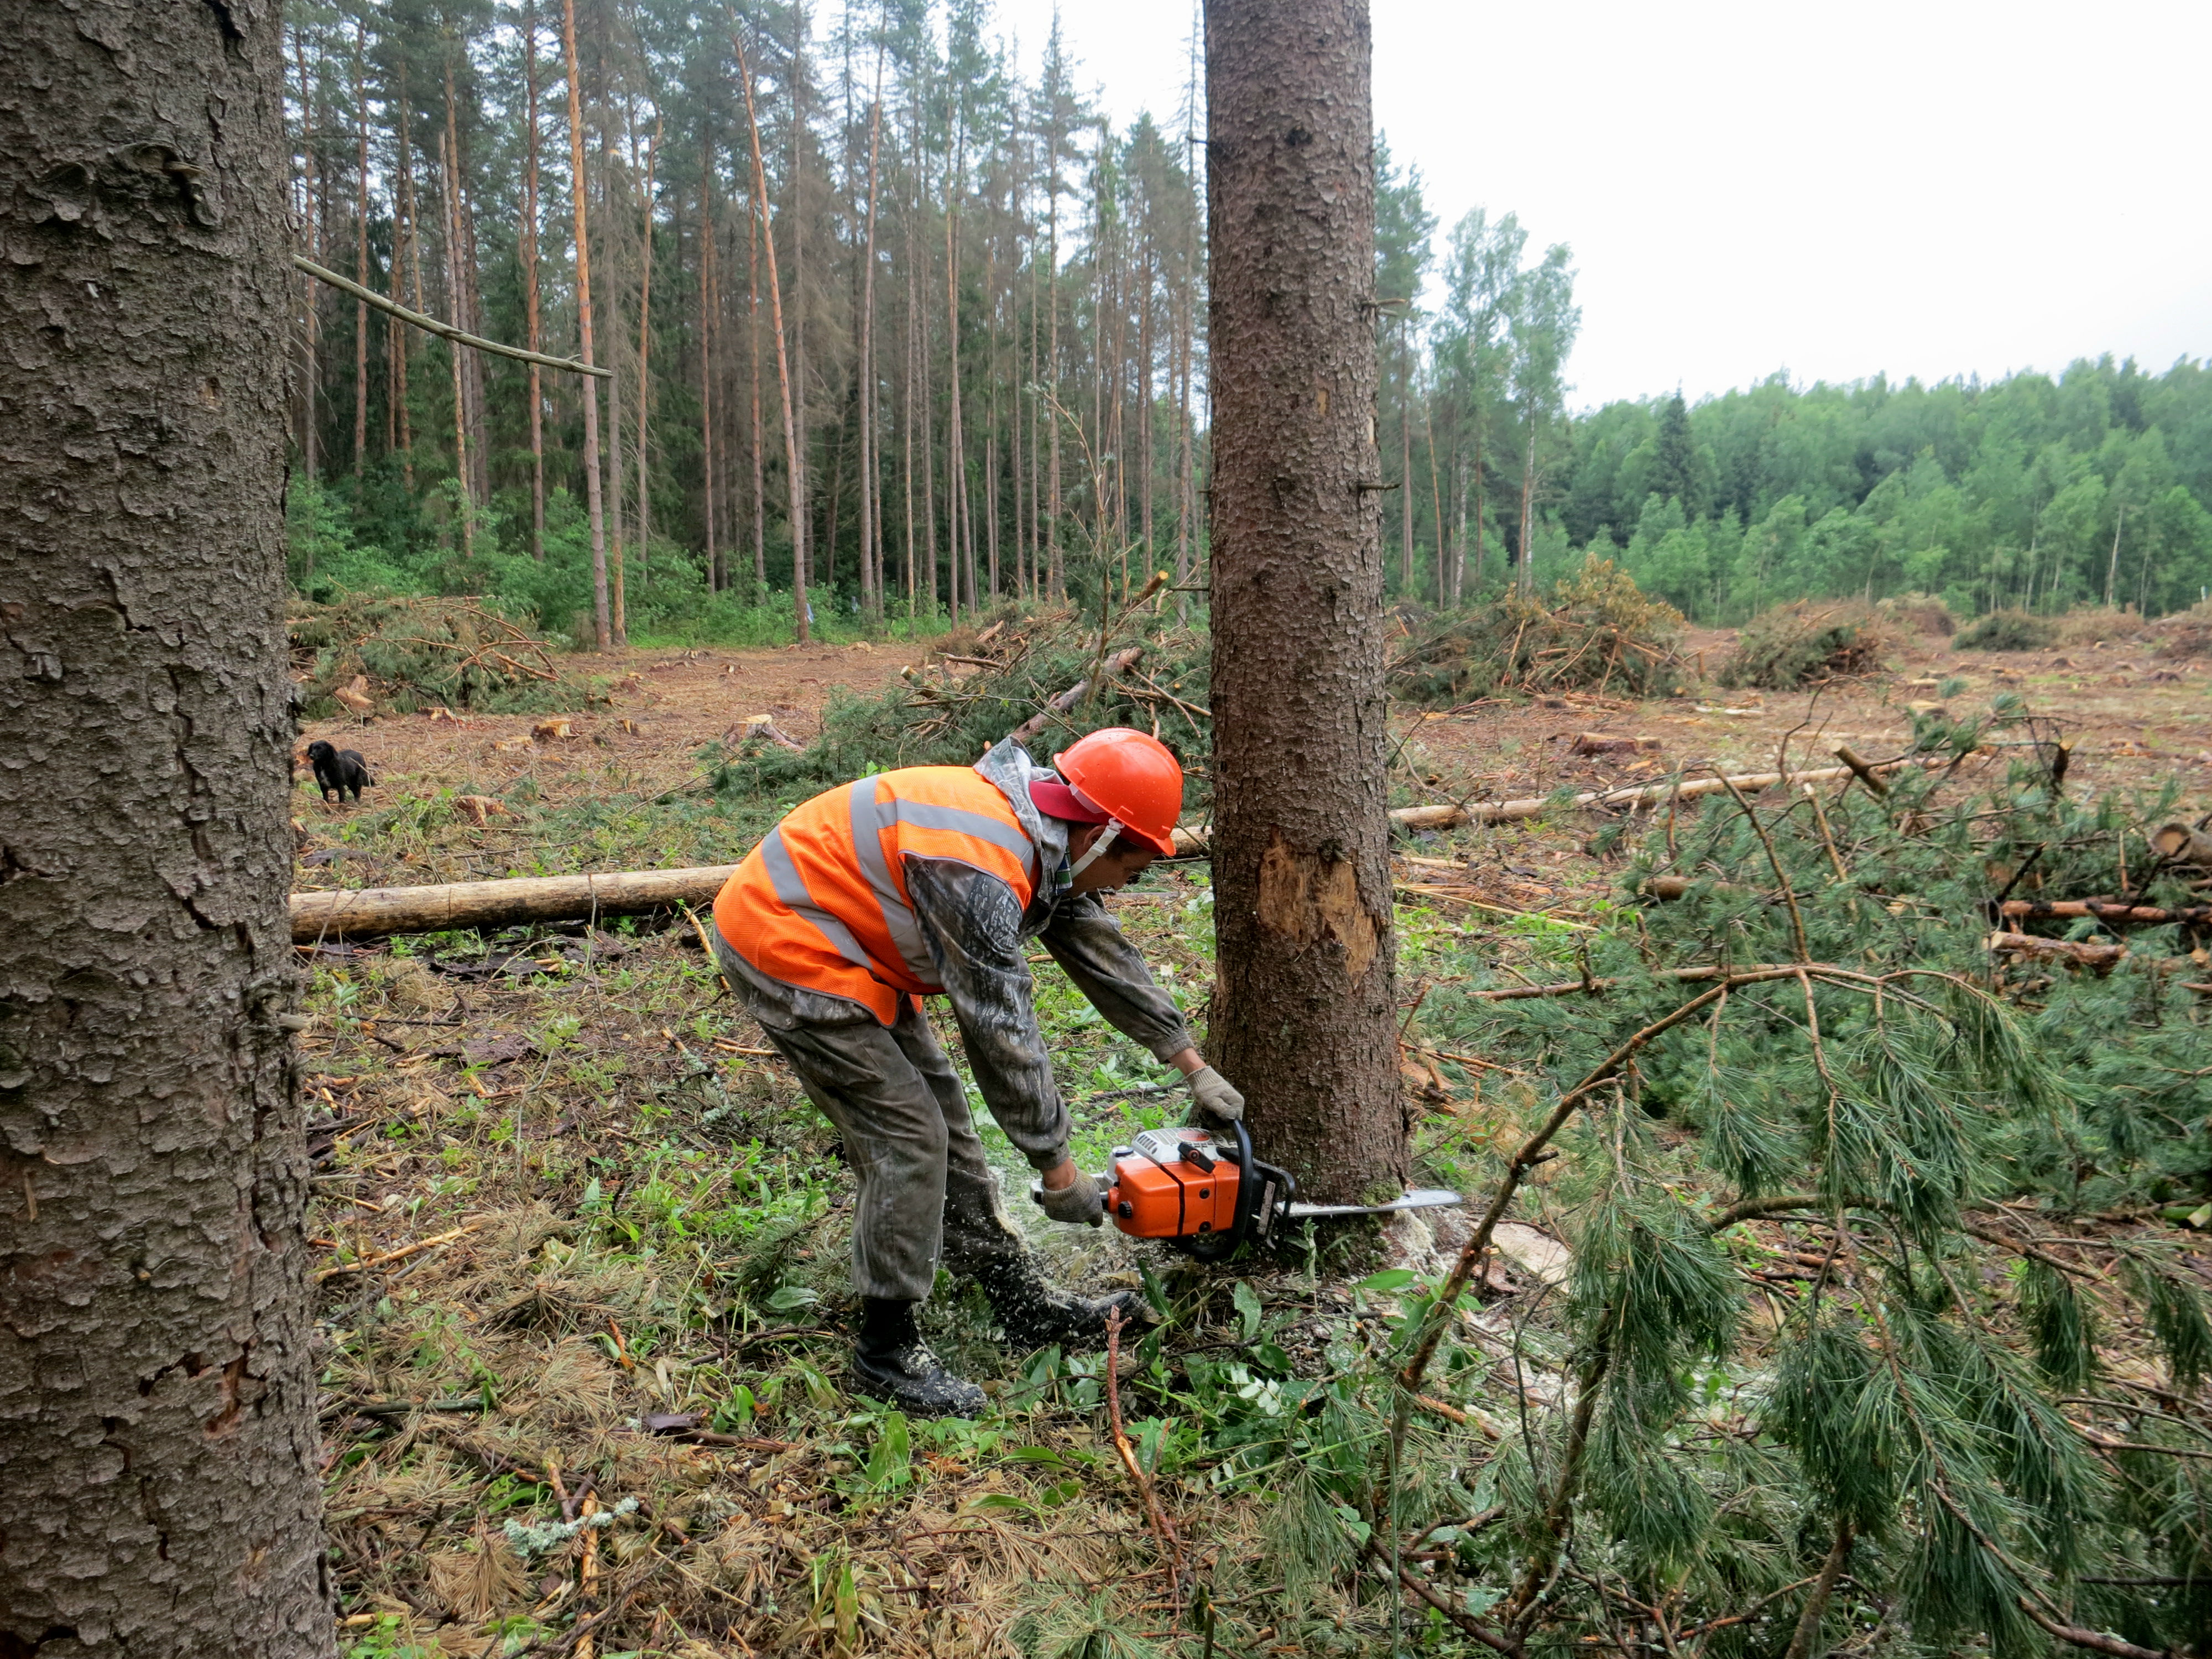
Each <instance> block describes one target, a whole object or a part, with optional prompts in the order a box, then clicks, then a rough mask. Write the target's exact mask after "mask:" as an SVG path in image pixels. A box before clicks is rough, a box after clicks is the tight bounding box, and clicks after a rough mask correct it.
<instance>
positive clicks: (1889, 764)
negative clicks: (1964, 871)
mask: <svg viewBox="0 0 2212 1659" xmlns="http://www.w3.org/2000/svg"><path fill="white" fill-rule="evenodd" d="M1945 764H1948V762H1947V761H1946V760H1945V759H1944V758H1943V757H1939V756H1933V755H1926V756H1918V757H1913V758H1911V759H1909V760H1899V761H1885V762H1883V763H1881V765H1880V766H1877V767H1874V768H1872V770H1874V771H1876V772H1892V771H1896V770H1898V769H1900V768H1903V767H1911V766H1942V765H1945ZM1852 770H1853V769H1852V768H1850V767H1848V766H1822V767H1816V768H1815V769H1813V770H1812V771H1809V772H1789V773H1783V772H1753V773H1749V774H1747V775H1744V776H1741V777H1734V778H1718V777H1715V778H1694V779H1692V780H1691V781H1688V782H1686V783H1673V782H1668V783H1648V784H1644V785H1641V786H1639V787H1634V788H1628V789H1592V790H1588V791H1585V792H1584V793H1582V794H1579V795H1574V796H1571V797H1570V798H1569V799H1567V800H1566V801H1565V803H1564V805H1565V806H1566V807H1567V808H1569V809H1572V808H1576V807H1583V806H1645V805H1656V804H1657V803H1659V802H1661V801H1664V800H1667V799H1674V800H1696V799H1698V798H1699V797H1700V796H1702V795H1717V794H1720V793H1723V792H1724V791H1725V790H1726V789H1727V788H1728V787H1729V785H1730V784H1734V785H1735V787H1737V788H1738V789H1741V790H1742V791H1743V793H1746V794H1747V795H1748V794H1756V793H1758V792H1759V791H1760V790H1762V789H1771V788H1773V787H1775V786H1776V785H1777V784H1798V783H1830V782H1832V781H1835V780H1836V779H1838V778H1845V777H1849V776H1850V775H1851V774H1852ZM1552 806H1553V800H1552V797H1551V796H1549V795H1534V796H1531V797H1529V798H1528V799H1525V800H1493V801H1471V802H1468V804H1466V805H1460V806H1401V807H1399V808H1397V809H1396V810H1395V811H1393V812H1392V813H1391V814H1390V822H1391V823H1393V824H1394V825H1395V826H1396V827H1397V828H1398V829H1457V828H1458V827H1459V826H1460V825H1461V824H1463V823H1510V822H1511V821H1512V820H1514V819H1516V818H1533V817H1537V816H1538V815H1540V814H1541V813H1543V812H1547V811H1550V810H1552Z"/></svg>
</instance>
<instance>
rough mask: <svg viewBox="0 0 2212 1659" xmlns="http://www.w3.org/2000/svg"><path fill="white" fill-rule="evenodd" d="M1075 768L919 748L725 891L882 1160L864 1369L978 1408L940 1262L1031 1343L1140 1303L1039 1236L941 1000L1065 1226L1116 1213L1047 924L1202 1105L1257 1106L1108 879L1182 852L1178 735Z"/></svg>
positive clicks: (736, 965) (1116, 1012) (835, 802)
mask: <svg viewBox="0 0 2212 1659" xmlns="http://www.w3.org/2000/svg"><path fill="white" fill-rule="evenodd" d="M1058 764H1059V770H1058V771H1057V772H1054V771H1052V770H1049V769H1046V768H1043V767H1040V766H1038V765H1037V764H1036V763H1034V762H1033V761H1031V760H1030V757H1029V755H1028V754H1027V752H1026V751H1025V750H1024V749H1023V748H1022V746H1021V744H1019V743H1018V742H1017V741H1016V740H1015V739H1013V738H1008V739H1006V741H1005V742H1002V743H1000V744H998V745H997V746H996V747H995V748H994V749H993V750H991V751H990V752H989V753H988V754H987V755H985V756H984V757H983V758H982V759H981V761H979V762H977V763H975V766H973V767H961V766H918V767H909V768H906V769H902V770H899V771H896V772H884V773H878V775H875V776H873V777H866V778H862V779H861V780H860V781H858V782H857V783H853V784H848V785H846V786H844V787H840V788H836V789H833V790H830V791H829V793H826V794H823V795H817V796H816V797H815V798H814V799H812V800H811V801H808V802H807V803H806V804H805V805H803V806H800V807H799V808H797V809H796V810H794V811H792V812H791V813H790V814H789V815H788V816H787V817H785V818H784V820H783V821H782V822H781V823H779V824H778V825H777V826H776V827H775V829H772V830H770V831H769V834H768V836H767V838H766V839H765V840H763V842H761V844H760V845H759V846H758V847H756V848H754V849H753V850H752V852H751V854H750V855H749V856H748V857H747V858H746V860H745V861H744V863H743V864H741V865H740V866H738V871H737V873H736V874H734V875H733V876H732V877H731V878H730V879H729V881H728V882H727V883H726V884H725V885H724V886H723V888H722V890H721V893H720V896H718V897H717V898H716V900H715V902H714V922H715V929H716V938H715V941H714V945H715V954H716V957H718V959H719V960H720V963H721V965H722V968H723V970H724V971H725V973H726V974H727V975H728V977H729V981H730V983H731V985H732V987H734V988H735V989H736V991H737V993H738V996H739V997H740V998H741V999H742V1000H743V1001H744V1004H745V1006H746V1009H747V1011H748V1012H750V1014H751V1015H752V1017H753V1018H755V1019H757V1021H759V1022H760V1025H761V1028H762V1030H764V1031H765V1032H766V1033H767V1034H768V1038H769V1042H772V1043H774V1044H775V1048H776V1049H777V1051H778V1052H779V1053H781V1054H782V1055H783V1056H784V1058H785V1059H787V1060H789V1061H790V1062H791V1064H792V1066H793V1070H795V1071H796V1072H797V1073H799V1081H800V1082H801V1084H803V1085H805V1090H806V1093H807V1097H809V1098H810V1099H811V1100H812V1101H813V1102H814V1103H815V1104H816V1105H817V1106H818V1107H820V1108H821V1109H822V1110H823V1113H824V1115H827V1116H828V1117H829V1121H831V1122H833V1123H834V1124H836V1126H837V1127H838V1129H839V1130H840V1131H842V1133H843V1135H844V1139H845V1152H846V1157H847V1159H848V1162H849V1163H850V1164H852V1166H853V1169H854V1172H855V1173H856V1174H857V1175H858V1176H859V1178H860V1197H859V1201H858V1203H857V1205H856V1206H855V1209H854V1218H853V1280H854V1288H855V1289H856V1290H857V1291H859V1292H860V1299H861V1307H862V1315H861V1324H860V1335H859V1338H858V1340H857V1342H856V1344H855V1350H854V1358H853V1370H854V1378H855V1380H856V1381H857V1382H858V1383H859V1384H860V1387H861V1388H862V1389H865V1390H866V1391H867V1392H869V1393H871V1394H873V1395H878V1396H880V1397H884V1398H887V1399H889V1400H891V1401H895V1402H896V1403H897V1404H898V1405H900V1406H902V1407H905V1408H907V1409H908V1410H911V1411H916V1412H931V1413H957V1414H960V1415H963V1416H964V1415H969V1414H972V1413H975V1411H977V1410H979V1409H981V1406H982V1403H983V1395H982V1391H981V1389H978V1388H976V1387H975V1385H974V1384H973V1383H969V1382H967V1381H965V1380H964V1379H963V1378H961V1377H957V1376H953V1375H952V1374H951V1373H950V1372H949V1371H947V1370H945V1368H944V1366H943V1365H942V1364H939V1361H938V1359H937V1358H936V1356H935V1355H933V1353H932V1352H930V1350H929V1348H928V1346H927V1344H926V1343H924V1342H923V1341H922V1340H921V1333H920V1330H919V1329H918V1328H917V1326H916V1323H915V1308H916V1306H917V1305H918V1304H920V1303H921V1302H922V1301H923V1300H924V1299H925V1298H926V1297H927V1296H928V1294H929V1291H930V1287H931V1286H932V1285H933V1283H934V1282H935V1279H936V1276H937V1270H938V1268H939V1267H940V1266H943V1267H946V1268H949V1269H950V1270H951V1271H952V1272H953V1273H958V1274H962V1275H964V1276H966V1277H969V1278H972V1279H975V1281H976V1282H977V1283H979V1284H980V1285H981V1286H982V1288H983V1291H984V1293H985V1294H986V1295H987V1297H989V1298H990V1302H991V1305H992V1308H993V1310H994V1311H995V1312H996V1314H997V1315H998V1317H999V1320H1000V1323H1001V1324H1002V1325H1003V1326H1004V1327H1005V1328H1006V1334H1007V1337H1008V1338H1009V1340H1012V1341H1015V1342H1018V1343H1021V1344H1024V1345H1025V1346H1036V1345H1039V1344H1042V1343H1047V1342H1058V1343H1062V1344H1069V1345H1076V1344H1082V1343H1085V1342H1087V1341H1092V1340H1097V1338H1098V1337H1099V1336H1101V1335H1102V1334H1103V1330H1104V1327H1105V1321H1106V1316H1107V1314H1108V1312H1109V1310H1111V1309H1114V1308H1115V1307H1119V1306H1122V1305H1125V1304H1127V1301H1128V1300H1129V1297H1128V1293H1127V1292H1123V1293H1121V1295H1118V1296H1111V1297H1079V1296H1076V1295H1074V1294H1073V1293H1072V1292H1070V1291H1066V1290H1063V1289H1061V1288H1060V1287H1059V1286H1057V1285H1054V1284H1053V1283H1052V1282H1051V1280H1050V1279H1048V1277H1047V1276H1046V1274H1045V1273H1044V1272H1043V1270H1042V1267H1040V1266H1039V1264H1038V1263H1037V1261H1036V1259H1035V1258H1034V1257H1033V1256H1032V1255H1030V1253H1029V1251H1028V1250H1027V1249H1026V1248H1025V1247H1024V1245H1023V1243H1022V1241H1021V1238H1020V1236H1019V1235H1018V1233H1016V1232H1015V1231H1014V1230H1013V1228H1012V1225H1010V1224H1009V1222H1008V1221H1007V1218H1006V1213H1005V1212H1004V1210H1003V1209H1002V1208H1001V1207H1000V1201H999V1186H998V1180H997V1176H995V1174H994V1172H993V1170H991V1168H990V1166H989V1165H988V1164H987V1163H986V1162H985V1161H984V1158H983V1147H982V1143H981V1141H980V1140H979V1139H977V1138H976V1133H975V1123H974V1121H973V1119H972V1118H971V1116H970V1115H969V1110H968V1103H967V1097H966V1095H965V1093H964V1091H963V1089H962V1087H961V1084H960V1079H959V1078H958V1076H957V1074H956V1073H954V1071H953V1069H952V1066H951V1063H950V1061H949V1060H947V1059H946V1058H945V1051H944V1049H942V1048H939V1046H938V1042H937V1039H936V1038H935V1036H933V1035H932V1033H931V1031H930V1029H929V1024H928V1022H927V1019H926V1018H924V1017H923V1015H922V1012H921V998H922V996H923V995H925V994H938V993H940V992H941V993H943V994H945V995H947V996H949V997H950V998H951V1002H952V1012H953V1017H954V1018H955V1019H956V1020H957V1021H958V1022H959V1026H960V1036H961V1041H962V1042H963V1045H964V1047H965V1048H966V1049H967V1054H968V1060H969V1066H971V1068H972V1069H973V1070H974V1072H975V1081H976V1084H977V1086H978V1087H979V1088H980V1089H981V1091H982V1095H983V1099H984V1103H986V1104H987V1106H989V1108H990V1109H991V1115H992V1116H993V1117H994V1119H996V1120H997V1121H998V1124H999V1127H1000V1128H1001V1129H1003V1130H1005V1131H1006V1137H1007V1139H1010V1140H1012V1142H1013V1143H1014V1145H1015V1146H1017V1147H1018V1148H1019V1149H1020V1150H1021V1152H1022V1155H1023V1156H1024V1158H1028V1160H1029V1161H1030V1164H1032V1165H1033V1166H1034V1167H1035V1168H1036V1170H1038V1171H1039V1172H1040V1174H1041V1176H1042V1192H1041V1194H1040V1201H1041V1202H1042V1205H1043V1206H1044V1210H1045V1213H1046V1214H1048V1215H1049V1216H1050V1217H1052V1218H1053V1219H1054V1220H1055V1221H1063V1222H1068V1223H1073V1224H1075V1225H1091V1226H1094V1227H1095V1226H1097V1225H1099V1223H1100V1221H1101V1219H1102V1218H1103V1203H1102V1200H1101V1197H1100V1194H1099V1191H1098V1188H1097V1183H1096V1182H1094V1181H1092V1180H1091V1177H1089V1176H1085V1175H1084V1174H1083V1173H1082V1172H1081V1171H1079V1170H1078V1169H1077V1168H1076V1167H1075V1164H1074V1162H1073V1159H1072V1158H1070V1157H1069V1156H1068V1115H1067V1108H1066V1104H1065V1103H1063V1102H1062V1101H1061V1099H1060V1091H1059V1089H1058V1087H1057V1086H1056V1085H1054V1081H1053V1075H1052V1062H1051V1060H1050V1058H1049V1056H1048V1054H1047V1053H1046V1051H1045V1044H1044V1036H1043V1033H1042V1031H1041V1030H1039V1028H1038V1025H1037V1018H1036V1007H1035V1005H1034V1003H1033V1002H1032V1000H1031V995H1030V992H1031V984H1030V972H1029V963H1028V959H1027V953H1026V951H1025V949H1024V945H1025V943H1026V941H1028V940H1030V939H1037V940H1039V941H1040V942H1042V944H1043V945H1044V947H1045V949H1046V950H1047V951H1049V952H1050V953H1051V954H1052V957H1053V959H1054V961H1055V962H1057V963H1059V964H1060V967H1061V968H1062V969H1065V970H1066V973H1067V975H1068V977H1069V978H1070V979H1072V980H1073V981H1075V983H1076V985H1077V987H1079V989H1080V990H1081V991H1082V992H1083V994H1084V995H1085V996H1086V997H1088V998H1089V999H1090V1000H1091V1004H1092V1006H1095V1007H1096V1008H1097V1010H1098V1012H1100V1013H1101V1014H1103V1015H1104V1016H1105V1018H1107V1019H1108V1020H1109V1022H1111V1023H1112V1024H1114V1025H1115V1027H1116V1028H1117V1029H1118V1030H1121V1032H1122V1033H1123V1034H1124V1035H1125V1036H1128V1037H1129V1038H1131V1039H1132V1040H1133V1041H1134V1042H1139V1043H1141V1044H1143V1045H1144V1046H1145V1047H1146V1048H1149V1049H1150V1050H1151V1051H1152V1054H1154V1055H1155V1056H1156V1057H1158V1059H1160V1060H1164V1061H1166V1062H1168V1063H1169V1064H1171V1065H1173V1066H1176V1068H1177V1069H1178V1070H1180V1071H1181V1072H1182V1073H1183V1075H1184V1077H1185V1079H1187V1080H1188V1083H1189V1085H1190V1088H1191V1092H1192V1094H1193V1095H1194V1097H1196V1100H1197V1103H1198V1105H1199V1106H1200V1109H1202V1110H1204V1111H1205V1112H1206V1113H1207V1114H1209V1115H1211V1116H1212V1117H1214V1118H1216V1119H1220V1120H1228V1119H1233V1118H1236V1117H1238V1116H1240V1115H1242V1114H1243V1109H1244V1099H1243V1096H1242V1095H1240V1094H1239V1093H1238V1092H1237V1091H1236V1090H1235V1089H1234V1088H1232V1087H1231V1085H1230V1084H1229V1082H1228V1081H1227V1079H1225V1078H1223V1077H1222V1075H1221V1074H1220V1073H1218V1072H1216V1071H1215V1070H1214V1069H1213V1068H1212V1066H1208V1065H1206V1062H1205V1061H1204V1060H1200V1058H1199V1054H1198V1050H1197V1049H1196V1048H1195V1047H1194V1046H1193V1044H1192V1042H1191V1037H1190V1032H1189V1030H1188V1029H1187V1028H1186V1027H1185V1026H1184V1024H1183V1022H1182V1015H1181V1014H1180V1013H1179V1012H1177V1011H1176V1006H1175V1004H1174V1002H1173V1000H1170V997H1169V996H1168V994H1166V993H1165V992H1164V991H1163V990H1162V989H1161V988H1160V987H1158V986H1157V985H1155V984H1154V983H1153V982H1152V975H1150V974H1149V973H1148V972H1146V968H1145V963H1144V959H1143V958H1142V957H1139V955H1138V953H1137V951H1136V949H1135V947H1134V946H1133V945H1131V944H1130V943H1129V942H1128V940H1127V939H1125V938H1124V937H1123V936H1122V933H1121V929H1120V927H1117V926H1115V922H1114V920H1113V918H1112V917H1111V916H1109V915H1107V914H1106V911H1105V909H1104V908H1103V906H1102V905H1101V904H1100V902H1099V900H1098V897H1097V895H1099V894H1100V893H1102V892H1104V891H1107V890H1111V889H1114V888H1117V887H1121V886H1123V885H1125V884H1127V883H1129V882H1132V881H1134V880H1135V879H1136V878H1138V877H1139V876H1140V875H1141V874H1143V873H1144V871H1145V869H1146V866H1149V865H1150V864H1151V863H1152V860H1153V859H1155V858H1156V857H1158V856H1160V855H1162V854H1169V853H1172V852H1173V851H1174V850H1175V848H1174V842H1173V839H1172V837H1173V834H1174V830H1175V823H1176V817H1177V815H1178V814H1179V813H1180V812H1181V811H1182V767H1181V766H1180V765H1178V764H1177V763H1176V758H1175V757H1174V756H1173V755H1172V754H1170V752H1169V751H1168V750H1167V748H1166V746H1165V745H1164V744H1161V743H1160V742H1159V741H1158V739H1156V738H1150V737H1147V736H1146V735H1145V734H1144V733H1142V732H1133V731H1129V730H1127V729H1124V728H1121V727H1112V728H1109V729H1108V730H1105V731H1103V732H1092V733H1091V735H1090V736H1088V737H1086V738H1080V739H1079V740H1078V741H1077V742H1076V743H1074V744H1072V745H1071V746H1070V747H1069V748H1068V749H1067V750H1066V753H1064V754H1062V755H1060V757H1058Z"/></svg>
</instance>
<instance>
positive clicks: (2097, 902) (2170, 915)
mask: <svg viewBox="0 0 2212 1659" xmlns="http://www.w3.org/2000/svg"><path fill="white" fill-rule="evenodd" d="M1997 914H1998V915H2001V916H2002V917H2003V918H2004V919H2005V920H2006V921H2059V920H2071V919H2075V918H2078V917H2081V916H2091V917H2094V918H2095V919H2096V920H2097V921H2101V922H2104V923H2106V925H2107V926H2109V927H2170V926H2172V924H2174V923H2176V922H2179V923H2181V924H2183V925H2184V926H2187V927H2206V926H2212V904H2186V905H2183V906H2181V907H2180V908H2177V909H2171V910H2167V909H2160V908H2159V907H2157V906H2156V905H2152V904H2124V903H2121V902H2117V901H2112V900H2107V899H2007V900H2006V901H2005V902H2003V903H2002V904H2001V905H1999V906H1998V907H1997Z"/></svg>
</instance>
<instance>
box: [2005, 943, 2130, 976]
mask: <svg viewBox="0 0 2212 1659" xmlns="http://www.w3.org/2000/svg"><path fill="white" fill-rule="evenodd" d="M1989 948H1990V955H1992V956H2000V957H2002V956H2015V957H2031V958H2033V959H2034V960H2036V961H2039V962H2065V963H2072V964H2073V965H2074V966H2075V967H2076V968H2093V969H2096V970H2097V971H2098V972H2099V973H2100V974H2108V973H2110V972H2112V969H2114V968H2115V967H2117V966H2118V964H2119V963H2122V962H2124V961H2125V960H2126V959H2127V954H2128V947H2127V946H2126V945H2114V944H2110V943H2105V944H2100V943H2098V942H2097V941H2095V940H2093V939H2038V938H2037V937H2036V936H2035V935H2034V934H2033V933H1991V934H1990V937H1989Z"/></svg>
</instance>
